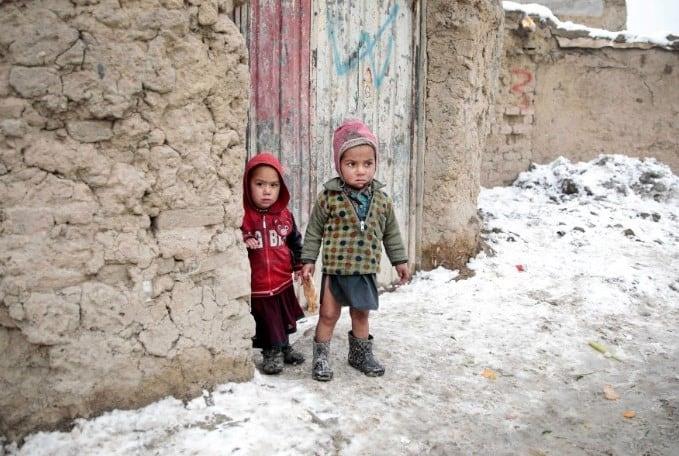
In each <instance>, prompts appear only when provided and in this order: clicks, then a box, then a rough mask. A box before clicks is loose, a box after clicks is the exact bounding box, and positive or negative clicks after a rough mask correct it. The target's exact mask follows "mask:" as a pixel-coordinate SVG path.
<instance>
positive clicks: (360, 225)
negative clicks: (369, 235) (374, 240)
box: [346, 194, 375, 233]
mask: <svg viewBox="0 0 679 456" xmlns="http://www.w3.org/2000/svg"><path fill="white" fill-rule="evenodd" d="M346 197H347V201H348V202H349V205H350V206H351V208H352V209H353V210H354V214H356V219H357V220H358V221H359V222H360V223H359V227H360V228H361V233H363V232H365V220H368V217H370V209H372V207H373V199H375V195H374V194H373V195H372V196H371V197H370V204H369V205H368V212H366V216H365V220H361V217H359V216H358V211H357V210H356V206H355V205H354V202H353V201H351V198H350V197H349V195H348V194H347V195H346Z"/></svg>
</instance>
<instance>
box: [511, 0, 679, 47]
mask: <svg viewBox="0 0 679 456" xmlns="http://www.w3.org/2000/svg"><path fill="white" fill-rule="evenodd" d="M502 7H503V8H504V10H505V11H519V12H523V13H524V14H526V15H529V16H537V17H539V18H540V20H542V21H550V22H552V23H553V24H554V26H555V27H556V28H557V29H561V30H565V31H569V32H584V33H586V34H587V35H588V37H590V38H592V39H604V40H609V41H611V42H615V43H648V44H652V45H655V46H660V47H663V48H666V49H670V50H676V49H679V36H675V35H672V34H671V33H668V32H665V31H658V32H656V33H654V34H638V33H634V32H630V31H628V30H622V31H620V32H611V31H610V30H604V29H598V28H593V27H587V26H586V25H582V24H576V23H574V22H571V21H561V20H559V18H557V17H556V16H555V15H554V13H552V11H551V10H550V9H549V8H547V7H546V6H543V5H540V4H537V3H527V4H520V3H516V2H509V1H503V2H502Z"/></svg>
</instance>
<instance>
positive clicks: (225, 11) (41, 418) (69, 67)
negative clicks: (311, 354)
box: [0, 0, 254, 439]
mask: <svg viewBox="0 0 679 456" xmlns="http://www.w3.org/2000/svg"><path fill="white" fill-rule="evenodd" d="M232 8H233V2H231V1H221V0H220V1H217V0H202V1H200V0H192V1H188V2H184V1H181V0H158V1H154V0H139V1H135V2H122V3H121V2H118V1H115V0H102V1H98V0H74V1H66V0H49V1H44V2H30V1H25V2H4V3H3V2H0V153H1V155H0V353H2V356H1V357H0V435H2V434H4V435H5V436H7V437H9V438H11V439H15V438H19V437H21V436H22V435H23V434H25V433H26V432H28V431H30V430H35V429H43V428H45V429H46V428H53V427H55V426H58V425H59V424H61V423H65V422H67V421H68V420H69V419H71V418H73V417H76V416H90V415H93V414H97V413H100V412H102V411H104V410H109V409H112V408H128V407H137V406H141V405H143V404H146V403H149V402H152V401H154V400H157V399H159V398H162V397H164V396H166V395H175V396H177V397H189V396H193V395H196V394H199V393H200V391H201V389H203V388H209V387H211V386H212V385H215V384H218V383H222V382H225V381H230V380H244V379H248V378H250V377H251V376H252V374H253V367H252V363H251V362H250V358H251V349H250V344H251V342H250V336H251V334H252V333H253V332H254V323H253V322H252V319H251V318H250V315H249V309H248V301H247V299H248V294H249V280H250V279H249V265H248V262H247V255H246V253H245V250H244V248H243V247H242V246H241V245H240V244H239V243H238V242H237V239H238V226H239V224H240V217H241V190H240V179H241V172H242V167H243V163H244V158H245V146H244V145H245V126H246V112H247V111H246V110H247V106H248V81H249V76H248V66H247V52H246V48H245V43H244V40H243V38H242V36H241V34H240V33H239V31H238V29H237V28H236V27H235V25H234V24H233V23H232V21H231V20H230V19H229V14H230V12H231V9H232Z"/></svg>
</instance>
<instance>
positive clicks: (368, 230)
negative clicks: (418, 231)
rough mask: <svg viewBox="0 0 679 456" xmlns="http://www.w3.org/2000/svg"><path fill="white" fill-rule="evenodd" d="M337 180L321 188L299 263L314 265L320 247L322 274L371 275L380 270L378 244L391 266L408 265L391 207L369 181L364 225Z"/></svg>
mask: <svg viewBox="0 0 679 456" xmlns="http://www.w3.org/2000/svg"><path fill="white" fill-rule="evenodd" d="M341 183H342V181H341V180H340V178H339V177H336V178H334V179H331V180H329V181H328V182H326V183H325V184H324V188H325V190H323V191H322V192H321V193H319V194H318V198H317V199H316V204H315V205H314V208H313V210H312V211H311V218H310V219H309V224H308V225H307V228H306V235H305V236H304V248H303V249H302V262H304V263H315V262H316V257H318V252H319V250H320V248H321V242H322V243H323V272H324V273H326V274H336V275H355V274H372V273H377V272H379V270H380V259H381V257H382V246H381V244H382V242H384V248H385V250H386V252H387V256H388V257H389V260H390V261H391V264H393V265H397V264H401V263H406V262H408V255H407V253H406V250H405V247H404V246H403V241H402V240H401V232H400V231H399V229H398V223H397V221H396V215H395V214H394V203H393V202H392V200H391V198H390V197H389V196H388V195H387V194H386V193H384V192H383V191H382V190H380V189H381V188H382V187H384V184H382V183H380V182H378V181H376V180H373V182H372V201H371V203H370V208H369V209H368V216H367V217H366V219H365V222H361V221H359V218H358V216H357V215H356V210H355V209H354V206H353V204H352V203H351V201H349V197H348V196H347V195H346V194H345V193H344V192H343V191H342V187H341Z"/></svg>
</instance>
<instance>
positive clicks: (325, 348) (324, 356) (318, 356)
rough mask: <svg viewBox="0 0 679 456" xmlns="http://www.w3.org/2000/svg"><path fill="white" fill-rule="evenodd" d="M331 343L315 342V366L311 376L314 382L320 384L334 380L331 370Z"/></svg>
mask: <svg viewBox="0 0 679 456" xmlns="http://www.w3.org/2000/svg"><path fill="white" fill-rule="evenodd" d="M329 355H330V341H328V342H316V341H314V365H313V367H312V370H311V376H312V377H313V379H314V380H318V381H319V382H327V381H329V380H332V369H331V368H330V361H329V360H328V356H329Z"/></svg>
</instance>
